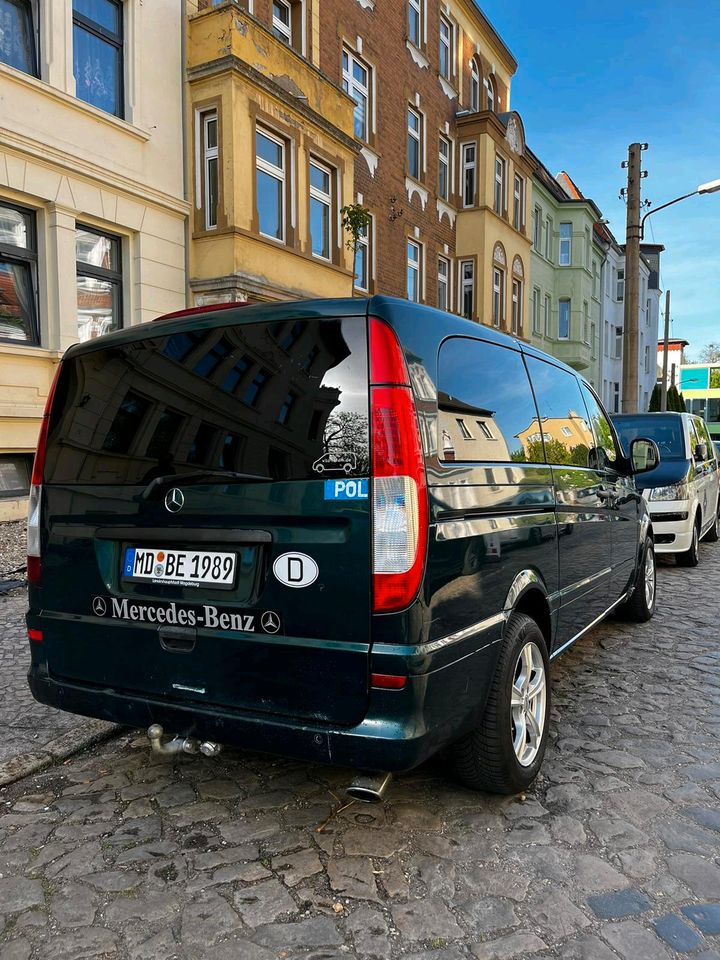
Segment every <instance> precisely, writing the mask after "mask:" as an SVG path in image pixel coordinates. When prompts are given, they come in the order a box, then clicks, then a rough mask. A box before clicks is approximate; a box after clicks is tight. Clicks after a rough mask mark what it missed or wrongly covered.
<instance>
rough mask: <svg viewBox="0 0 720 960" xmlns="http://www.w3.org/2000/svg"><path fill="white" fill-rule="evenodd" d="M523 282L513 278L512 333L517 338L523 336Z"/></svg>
mask: <svg viewBox="0 0 720 960" xmlns="http://www.w3.org/2000/svg"><path fill="white" fill-rule="evenodd" d="M522 306H523V304H522V280H517V279H516V278H515V277H513V282H512V332H513V333H514V334H515V336H518V337H519V336H520V335H521V334H522V319H523V318H522Z"/></svg>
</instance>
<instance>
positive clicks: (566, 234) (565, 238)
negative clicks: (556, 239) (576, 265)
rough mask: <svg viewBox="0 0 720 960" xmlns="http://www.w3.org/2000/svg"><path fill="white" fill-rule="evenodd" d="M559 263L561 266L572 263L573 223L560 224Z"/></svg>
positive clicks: (567, 265)
mask: <svg viewBox="0 0 720 960" xmlns="http://www.w3.org/2000/svg"><path fill="white" fill-rule="evenodd" d="M558 263H559V264H560V266H561V267H569V266H570V264H571V263H572V224H571V223H561V224H560V255H559V258H558Z"/></svg>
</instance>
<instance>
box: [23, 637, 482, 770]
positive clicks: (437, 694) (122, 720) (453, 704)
mask: <svg viewBox="0 0 720 960" xmlns="http://www.w3.org/2000/svg"><path fill="white" fill-rule="evenodd" d="M478 639H479V638H478ZM498 640H499V637H498V636H493V637H492V638H490V637H485V638H483V641H484V642H483V645H482V646H478V648H476V650H475V651H474V652H473V653H471V654H469V655H468V654H467V653H465V655H463V656H462V657H461V658H460V659H457V660H455V661H454V662H451V663H449V664H447V665H445V666H443V667H442V668H440V669H437V670H435V671H433V672H432V673H427V674H421V675H414V676H409V677H408V681H407V684H406V686H405V688H404V689H403V690H400V691H395V690H375V689H373V690H372V691H371V694H370V699H369V707H368V711H367V714H366V716H365V718H364V720H363V721H362V722H361V723H359V724H357V725H356V726H354V727H347V728H346V727H333V726H328V725H326V724H313V723H311V722H308V721H305V720H300V719H296V718H285V717H279V716H277V715H272V714H251V713H248V712H245V711H235V710H230V709H225V708H222V707H214V706H212V705H209V704H199V703H185V702H179V701H170V700H166V699H160V698H152V697H148V696H145V695H138V694H131V693H127V692H125V691H118V690H113V689H112V688H108V687H102V688H100V687H94V686H91V685H89V684H79V683H73V682H71V681H68V680H60V679H58V678H54V677H52V676H50V675H49V673H48V671H47V668H46V666H45V664H44V663H43V662H42V661H40V662H37V661H35V660H34V661H33V664H32V666H31V668H30V671H29V673H28V682H29V684H30V690H31V691H32V694H33V696H34V697H35V699H36V700H38V701H40V703H45V704H48V705H49V706H53V707H57V708H59V709H61V710H66V711H69V712H70V713H77V714H82V715H84V716H89V717H98V718H100V719H103V720H109V721H112V722H114V723H119V724H123V725H125V726H129V727H148V726H149V725H150V724H152V723H160V724H162V726H163V727H164V728H165V730H166V732H167V733H169V734H179V735H182V736H186V737H196V738H198V739H204V740H214V741H217V742H219V743H222V744H226V745H229V746H235V747H240V748H244V749H248V750H253V751H260V752H266V753H273V754H277V755H280V756H285V757H292V758H296V759H300V760H306V761H310V762H320V763H331V764H338V765H341V766H349V767H354V768H357V769H363V770H388V771H402V770H410V769H412V768H413V767H415V766H417V765H418V764H420V763H422V762H423V761H424V760H426V759H427V758H428V757H430V756H431V755H432V754H434V753H435V752H437V751H438V750H439V749H440V748H441V747H443V746H445V745H446V744H447V743H449V742H451V741H452V740H454V739H456V738H457V737H458V736H460V735H461V734H463V733H464V732H466V731H467V730H468V729H469V728H470V727H472V726H473V725H474V724H475V723H477V722H478V721H479V719H480V717H481V716H482V712H483V710H484V707H485V701H486V698H487V693H488V689H489V685H490V681H491V679H492V676H493V673H494V670H495V664H496V661H497V657H498V654H499V649H500V644H499V642H498ZM388 672H389V671H388Z"/></svg>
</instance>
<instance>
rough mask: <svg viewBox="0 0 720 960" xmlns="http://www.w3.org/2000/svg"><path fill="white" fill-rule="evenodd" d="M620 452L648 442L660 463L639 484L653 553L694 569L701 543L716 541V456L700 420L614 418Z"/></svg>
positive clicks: (663, 415) (674, 415)
mask: <svg viewBox="0 0 720 960" xmlns="http://www.w3.org/2000/svg"><path fill="white" fill-rule="evenodd" d="M613 421H614V423H615V426H616V428H617V431H618V434H619V435H620V440H621V442H622V444H623V447H624V448H625V449H626V450H627V449H628V448H629V446H630V443H631V442H632V441H633V439H634V438H635V437H640V436H643V437H650V438H651V439H652V440H654V441H655V443H657V445H658V448H659V450H660V463H659V464H658V466H657V467H656V468H655V469H654V470H651V471H650V472H649V473H646V474H643V476H642V477H639V478H638V485H639V486H641V487H642V490H643V495H644V497H645V499H646V500H647V504H648V509H649V511H650V519H651V520H652V524H653V530H654V532H655V551H656V552H657V553H674V554H675V555H676V557H677V562H678V563H679V564H680V565H681V566H685V567H695V566H697V563H698V559H699V556H698V549H699V545H700V541H701V540H703V539H704V540H707V541H715V540H717V539H718V536H719V535H720V527H719V524H718V507H719V504H718V486H719V484H720V480H719V475H718V455H717V450H716V448H715V445H714V444H713V442H712V439H711V437H710V433H709V431H708V428H707V425H706V423H705V421H704V420H703V419H702V417H697V416H694V415H693V414H690V413H641V414H622V415H620V416H616V417H613Z"/></svg>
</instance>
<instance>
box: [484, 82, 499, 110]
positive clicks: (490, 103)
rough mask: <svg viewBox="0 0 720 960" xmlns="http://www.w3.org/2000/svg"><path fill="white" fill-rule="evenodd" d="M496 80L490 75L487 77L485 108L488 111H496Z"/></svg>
mask: <svg viewBox="0 0 720 960" xmlns="http://www.w3.org/2000/svg"><path fill="white" fill-rule="evenodd" d="M495 102H496V100H495V79H494V78H493V77H492V76H491V75H488V76H487V77H485V108H486V109H487V110H494V109H495Z"/></svg>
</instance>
